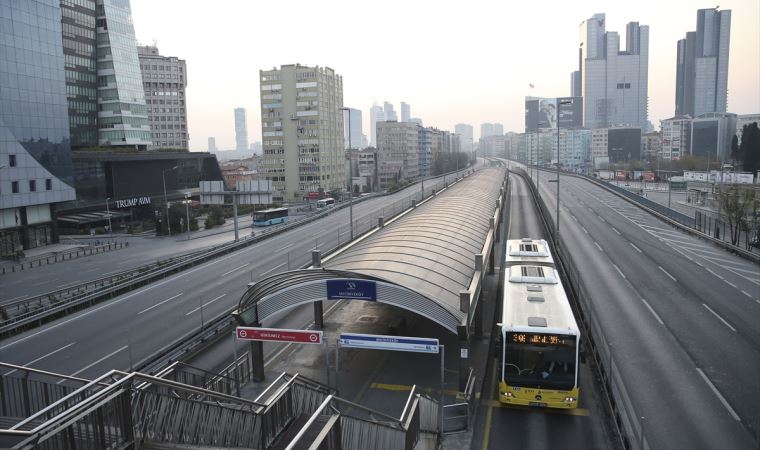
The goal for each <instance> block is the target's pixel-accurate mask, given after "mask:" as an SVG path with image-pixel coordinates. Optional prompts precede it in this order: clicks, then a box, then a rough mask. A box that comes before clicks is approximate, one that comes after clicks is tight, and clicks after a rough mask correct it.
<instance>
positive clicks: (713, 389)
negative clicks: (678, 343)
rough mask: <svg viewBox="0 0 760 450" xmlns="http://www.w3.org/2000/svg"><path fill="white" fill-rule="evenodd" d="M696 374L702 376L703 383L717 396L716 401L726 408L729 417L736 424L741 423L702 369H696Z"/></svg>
mask: <svg viewBox="0 0 760 450" xmlns="http://www.w3.org/2000/svg"><path fill="white" fill-rule="evenodd" d="M697 372H699V375H701V376H702V379H703V380H705V383H707V385H708V386H710V389H712V391H713V393H715V395H716V396H718V400H720V402H721V403H723V406H725V407H726V409H727V410H728V412H729V413H730V414H731V416H732V417H733V418H734V420H736V421H737V422H741V420H742V419H741V418H740V417H739V415H738V414H736V411H734V408H732V407H731V405H729V404H728V402H727V401H726V399H725V398H723V396H722V395H721V394H720V392H719V391H718V389H717V388H716V387H715V385H714V384H712V381H710V379H709V378H707V375H705V373H704V372H702V369H700V368H699V367H697Z"/></svg>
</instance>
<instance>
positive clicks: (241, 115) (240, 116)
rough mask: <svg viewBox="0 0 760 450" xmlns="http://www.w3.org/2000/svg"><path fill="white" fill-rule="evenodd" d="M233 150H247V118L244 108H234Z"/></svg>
mask: <svg viewBox="0 0 760 450" xmlns="http://www.w3.org/2000/svg"><path fill="white" fill-rule="evenodd" d="M235 144H236V145H235V150H237V151H245V150H247V149H248V118H247V117H246V114H245V108H235Z"/></svg>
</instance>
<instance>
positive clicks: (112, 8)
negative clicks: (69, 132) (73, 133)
mask: <svg viewBox="0 0 760 450" xmlns="http://www.w3.org/2000/svg"><path fill="white" fill-rule="evenodd" d="M95 26H96V39H97V51H96V58H97V61H96V67H97V74H98V144H99V145H103V146H127V147H133V148H136V149H140V150H145V149H147V147H148V146H149V145H151V137H150V126H149V125H148V114H147V110H146V107H145V96H144V93H143V83H142V76H141V74H140V62H139V60H138V57H137V46H136V45H135V29H134V27H133V25H132V10H131V8H130V6H129V2H128V1H125V0H97V1H96V3H95Z"/></svg>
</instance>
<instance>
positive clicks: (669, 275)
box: [657, 266, 678, 283]
mask: <svg viewBox="0 0 760 450" xmlns="http://www.w3.org/2000/svg"><path fill="white" fill-rule="evenodd" d="M657 267H659V268H660V270H662V273H664V274H665V275H667V276H668V277H670V279H671V280H673V281H675V282H676V283H677V282H678V280H676V277H674V276H673V275H671V274H670V273H668V271H667V270H665V269H663V268H662V266H657Z"/></svg>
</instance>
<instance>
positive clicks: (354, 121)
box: [343, 108, 363, 149]
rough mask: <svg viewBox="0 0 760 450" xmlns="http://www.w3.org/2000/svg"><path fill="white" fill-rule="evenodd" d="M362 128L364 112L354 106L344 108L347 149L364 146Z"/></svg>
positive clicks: (344, 131) (344, 136) (344, 134)
mask: <svg viewBox="0 0 760 450" xmlns="http://www.w3.org/2000/svg"><path fill="white" fill-rule="evenodd" d="M362 129H363V126H362V112H361V111H360V110H358V109H354V108H346V109H344V110H343V139H344V142H345V148H346V149H349V148H362V137H363V135H362ZM349 139H350V140H349Z"/></svg>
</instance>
